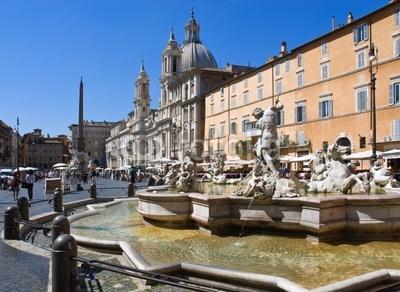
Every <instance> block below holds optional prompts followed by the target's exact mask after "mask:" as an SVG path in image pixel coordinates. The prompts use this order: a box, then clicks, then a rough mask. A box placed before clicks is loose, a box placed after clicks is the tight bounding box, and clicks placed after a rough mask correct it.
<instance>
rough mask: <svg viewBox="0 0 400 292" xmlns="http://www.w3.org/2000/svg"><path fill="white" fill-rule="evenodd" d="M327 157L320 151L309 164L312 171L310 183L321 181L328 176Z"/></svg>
mask: <svg viewBox="0 0 400 292" xmlns="http://www.w3.org/2000/svg"><path fill="white" fill-rule="evenodd" d="M326 160H327V158H326V156H325V155H324V153H323V152H322V150H318V151H317V153H316V154H314V155H313V158H312V159H311V160H310V162H309V163H308V167H309V168H310V169H311V171H312V174H311V179H310V181H321V180H324V179H325V178H326V177H327V176H328V166H327V164H326Z"/></svg>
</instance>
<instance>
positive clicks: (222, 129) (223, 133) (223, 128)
mask: <svg viewBox="0 0 400 292" xmlns="http://www.w3.org/2000/svg"><path fill="white" fill-rule="evenodd" d="M220 128H221V135H220V137H223V136H225V122H223V123H221V125H220Z"/></svg>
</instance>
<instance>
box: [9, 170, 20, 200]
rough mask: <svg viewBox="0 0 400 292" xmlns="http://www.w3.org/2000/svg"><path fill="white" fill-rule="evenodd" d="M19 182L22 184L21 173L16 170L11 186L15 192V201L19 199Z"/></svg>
mask: <svg viewBox="0 0 400 292" xmlns="http://www.w3.org/2000/svg"><path fill="white" fill-rule="evenodd" d="M19 184H20V179H19V173H18V172H14V175H13V177H12V178H11V186H10V187H11V190H12V192H13V196H14V201H15V200H17V199H18V195H19Z"/></svg>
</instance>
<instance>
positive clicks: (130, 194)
mask: <svg viewBox="0 0 400 292" xmlns="http://www.w3.org/2000/svg"><path fill="white" fill-rule="evenodd" d="M133 196H135V184H134V183H132V182H130V183H129V184H128V197H133Z"/></svg>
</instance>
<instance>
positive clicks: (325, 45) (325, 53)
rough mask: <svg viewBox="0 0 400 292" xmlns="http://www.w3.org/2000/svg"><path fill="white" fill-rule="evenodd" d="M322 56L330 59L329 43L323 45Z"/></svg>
mask: <svg viewBox="0 0 400 292" xmlns="http://www.w3.org/2000/svg"><path fill="white" fill-rule="evenodd" d="M321 56H322V57H328V43H327V42H323V43H322V45H321Z"/></svg>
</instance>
